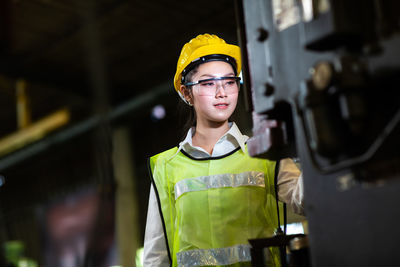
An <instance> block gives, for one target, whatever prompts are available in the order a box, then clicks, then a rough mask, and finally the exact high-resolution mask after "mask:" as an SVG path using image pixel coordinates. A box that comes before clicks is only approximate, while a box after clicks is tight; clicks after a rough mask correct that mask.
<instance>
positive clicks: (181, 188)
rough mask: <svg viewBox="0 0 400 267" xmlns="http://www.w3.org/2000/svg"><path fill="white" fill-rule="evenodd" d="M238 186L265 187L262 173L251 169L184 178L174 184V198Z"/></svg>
mask: <svg viewBox="0 0 400 267" xmlns="http://www.w3.org/2000/svg"><path fill="white" fill-rule="evenodd" d="M238 186H259V187H265V179H264V173H262V172H255V171H251V172H243V173H238V174H229V173H225V174H217V175H210V176H200V177H196V178H189V179H184V180H182V181H180V182H178V183H176V184H175V199H177V198H178V197H179V196H181V195H182V194H184V193H187V192H193V191H203V190H208V189H211V188H222V187H238Z"/></svg>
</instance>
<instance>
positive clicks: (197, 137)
mask: <svg viewBox="0 0 400 267" xmlns="http://www.w3.org/2000/svg"><path fill="white" fill-rule="evenodd" d="M228 130H229V123H228V121H225V122H222V123H212V124H209V123H208V124H204V123H199V122H198V123H197V125H196V132H195V134H194V136H193V137H192V143H193V145H194V146H199V147H201V148H203V149H204V150H205V151H207V152H208V153H209V154H210V155H211V154H212V151H213V149H214V146H215V144H216V143H217V141H218V140H219V139H220V138H221V137H222V136H223V135H224V134H225V133H226V132H227V131H228Z"/></svg>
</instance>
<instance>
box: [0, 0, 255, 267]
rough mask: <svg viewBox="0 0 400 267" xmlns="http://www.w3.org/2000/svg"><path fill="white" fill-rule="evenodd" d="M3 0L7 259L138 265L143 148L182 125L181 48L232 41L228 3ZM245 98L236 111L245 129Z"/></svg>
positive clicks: (172, 140) (2, 197)
mask: <svg viewBox="0 0 400 267" xmlns="http://www.w3.org/2000/svg"><path fill="white" fill-rule="evenodd" d="M0 5H1V6H0V121H1V124H0V175H1V176H0V185H1V187H0V241H1V246H2V253H1V257H2V259H1V260H2V262H3V263H4V262H5V260H6V259H5V258H6V257H7V261H10V260H15V259H16V258H18V257H21V256H23V257H25V259H26V262H27V264H31V265H26V266H36V265H35V264H36V263H37V266H51V267H57V266H112V265H123V266H135V257H136V250H137V249H139V248H140V247H142V245H143V237H144V228H145V223H146V213H147V201H148V193H149V187H150V180H149V177H148V170H147V165H146V164H147V158H148V157H149V156H151V155H154V154H156V153H158V152H161V151H163V150H165V149H167V148H169V147H173V146H175V145H177V144H178V143H179V140H180V139H181V138H182V136H183V135H184V133H183V131H182V130H181V127H182V125H183V124H184V116H182V115H179V114H180V113H179V110H180V107H179V98H178V96H177V95H176V93H175V92H174V89H173V84H172V78H173V75H174V72H175V66H176V60H177V58H178V56H179V52H180V49H181V47H182V45H183V44H184V43H185V42H187V41H188V40H189V39H191V38H192V37H195V36H196V35H197V34H200V33H206V32H207V33H215V34H218V35H220V36H221V37H223V38H224V39H225V40H226V41H228V42H233V43H237V39H238V36H237V23H236V21H235V9H234V5H233V1H228V0H219V1H211V0H202V1H187V0H185V1H183V0H178V1H166V0H157V1H155V0H149V1H134V0H130V1H128V0H85V1H78V0H76V1H69V0H68V1H67V0H3V1H1V4H0ZM241 101H242V102H241V103H239V107H240V108H239V110H238V112H237V114H235V115H234V116H235V118H236V121H237V123H238V124H239V125H240V126H241V128H242V129H244V130H245V131H247V133H248V134H250V133H251V122H250V114H249V112H248V111H247V110H246V108H245V104H244V101H243V100H241ZM35 262H36V263H35ZM24 266H25V265H24Z"/></svg>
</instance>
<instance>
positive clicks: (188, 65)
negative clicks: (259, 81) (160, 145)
mask: <svg viewBox="0 0 400 267" xmlns="http://www.w3.org/2000/svg"><path fill="white" fill-rule="evenodd" d="M240 70H241V57H240V49H239V47H238V46H236V45H231V44H227V43H226V42H225V41H224V40H223V39H221V38H219V37H217V36H215V35H209V34H203V35H199V36H197V37H196V38H194V39H192V40H191V41H190V42H189V43H187V44H185V46H184V47H183V49H182V51H181V55H180V57H179V60H178V64H177V71H176V74H175V78H174V85H175V90H176V91H177V92H178V94H179V95H180V96H181V98H182V100H183V101H185V102H186V103H187V104H188V105H190V106H192V108H193V111H194V114H195V123H194V125H193V127H192V128H191V129H190V130H189V132H188V133H187V136H186V138H185V140H183V141H182V142H181V143H180V144H179V146H178V147H175V148H172V149H170V150H167V151H165V152H162V153H160V154H158V155H155V156H153V157H151V158H150V161H149V166H150V172H151V178H152V187H151V191H150V199H149V210H148V215H147V225H146V233H145V244H144V266H147V267H149V266H151V267H154V266H185V267H186V266H250V261H251V258H250V246H249V244H248V239H254V238H265V237H271V236H272V235H273V233H274V230H275V229H276V227H277V224H278V223H277V209H276V202H275V190H274V180H275V175H277V185H278V188H279V199H280V200H281V201H283V202H286V203H288V204H289V205H290V206H291V207H292V209H293V210H295V211H297V212H300V211H301V210H302V179H299V176H300V171H299V170H298V168H297V167H296V165H295V164H294V163H293V161H291V160H290V159H284V160H281V161H280V163H279V168H278V166H276V165H277V164H276V162H274V161H269V160H265V159H258V158H251V157H250V156H249V155H248V153H247V147H246V141H247V139H248V137H247V136H245V135H243V134H241V132H240V131H239V129H238V127H237V126H236V124H235V123H234V122H229V121H228V119H229V118H230V116H231V115H232V113H233V112H234V110H235V107H236V104H237V100H238V94H239V85H240V83H239V80H240V78H239V77H238V76H237V75H238V74H239V73H240ZM278 170H279V171H278ZM270 258H271V263H272V264H273V265H279V260H278V256H277V254H276V252H274V250H273V249H272V250H271V255H270Z"/></svg>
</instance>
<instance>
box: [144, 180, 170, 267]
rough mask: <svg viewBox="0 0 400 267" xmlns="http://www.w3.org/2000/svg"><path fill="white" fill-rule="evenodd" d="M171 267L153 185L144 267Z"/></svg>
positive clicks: (148, 214)
mask: <svg viewBox="0 0 400 267" xmlns="http://www.w3.org/2000/svg"><path fill="white" fill-rule="evenodd" d="M167 266H170V262H169V258H168V251H167V245H166V240H165V236H164V229H163V226H162V221H161V216H160V212H159V209H158V203H157V198H156V194H155V191H154V188H153V185H151V188H150V196H149V207H148V211H147V221H146V230H145V236H144V248H143V267H167Z"/></svg>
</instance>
